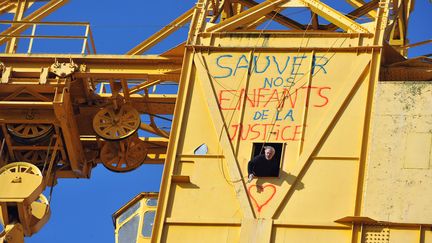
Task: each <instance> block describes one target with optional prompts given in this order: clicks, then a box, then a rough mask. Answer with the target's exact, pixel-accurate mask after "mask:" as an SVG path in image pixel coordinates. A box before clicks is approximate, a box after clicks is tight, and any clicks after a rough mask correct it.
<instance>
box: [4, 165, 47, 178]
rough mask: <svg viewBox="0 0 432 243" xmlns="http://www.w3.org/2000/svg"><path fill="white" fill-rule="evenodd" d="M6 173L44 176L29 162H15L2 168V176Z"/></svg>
mask: <svg viewBox="0 0 432 243" xmlns="http://www.w3.org/2000/svg"><path fill="white" fill-rule="evenodd" d="M6 173H28V174H33V175H38V176H42V172H41V171H40V170H39V168H38V167H36V166H35V165H33V164H30V163H27V162H14V163H10V164H7V165H5V166H3V167H2V168H0V174H6Z"/></svg>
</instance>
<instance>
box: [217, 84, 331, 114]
mask: <svg viewBox="0 0 432 243" xmlns="http://www.w3.org/2000/svg"><path fill="white" fill-rule="evenodd" d="M329 90H331V87H328V86H303V87H300V88H297V89H295V90H290V89H285V88H284V89H267V88H258V89H251V90H249V91H248V92H247V93H246V92H245V89H241V90H227V89H223V90H220V91H219V93H218V103H219V107H220V109H221V110H240V105H241V101H242V100H244V99H245V102H246V106H248V107H250V108H266V107H268V106H269V105H270V106H271V107H275V106H276V105H278V106H279V107H280V108H283V107H284V106H285V101H289V102H287V103H289V107H290V108H295V107H296V104H297V99H298V96H299V93H301V92H304V93H305V92H310V99H311V100H312V101H313V103H311V104H308V103H309V102H307V103H306V104H308V105H309V106H312V107H324V106H326V105H327V104H328V103H329V98H328V96H327V94H326V92H327V91H329ZM272 104H273V105H272Z"/></svg>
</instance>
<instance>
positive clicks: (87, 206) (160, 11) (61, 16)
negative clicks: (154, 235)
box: [26, 0, 432, 243]
mask: <svg viewBox="0 0 432 243" xmlns="http://www.w3.org/2000/svg"><path fill="white" fill-rule="evenodd" d="M102 2H103V4H102ZM194 3H195V0H182V1H179V0H164V1H145V0H144V1H143V0H125V1H117V0H105V1H86V0H70V2H69V3H68V4H66V5H65V6H64V7H62V8H61V9H59V10H58V11H56V12H55V13H53V14H52V15H50V16H48V17H47V18H45V20H46V21H88V22H90V23H91V28H92V31H93V34H94V38H95V41H96V48H97V51H98V53H99V54H123V53H125V52H127V51H128V50H129V49H131V48H132V47H134V46H135V45H136V44H138V43H140V42H141V41H142V40H144V39H145V38H146V37H148V36H150V35H151V34H152V33H154V32H155V31H157V30H159V29H160V28H162V27H163V26H164V25H166V24H168V23H169V22H170V21H171V20H172V19H174V18H176V17H177V16H179V15H180V14H181V13H183V12H184V11H186V10H187V9H189V8H191V7H192V6H193V5H194ZM431 13H432V4H431V3H429V1H427V0H417V3H416V6H415V10H414V12H413V17H412V18H411V24H410V26H409V38H410V40H411V42H412V43H414V42H418V41H422V40H426V39H432V29H431V28H430V27H429V29H427V28H426V27H425V26H427V24H428V23H430V16H431ZM41 31H44V30H43V29H41ZM46 31H49V30H46ZM73 31H76V30H73ZM187 31H188V26H185V27H183V28H181V29H180V31H179V32H178V33H177V34H175V35H173V36H172V37H170V38H168V39H167V40H166V41H164V42H162V43H161V45H159V46H156V47H155V48H153V49H152V50H151V52H150V53H159V52H161V51H163V50H166V49H167V47H170V46H174V45H176V44H178V43H181V42H182V41H183V40H185V38H186V35H187ZM81 33H82V32H81ZM40 44H41V45H39V46H38V45H37V43H35V52H37V51H39V52H44V48H47V46H48V45H47V44H46V43H40ZM65 45H66V44H65V43H63V44H60V43H57V44H56V43H53V45H49V48H50V52H63V51H65V50H67V49H66V47H65ZM75 45H76V43H73V44H70V45H67V47H70V48H73V47H75ZM56 46H58V47H57V48H58V51H56V50H57V49H55V48H56ZM75 50H77V49H75ZM429 53H432V44H429V45H426V46H423V47H420V48H415V49H413V50H412V53H411V54H410V56H417V55H419V54H429ZM162 170H163V167H162V165H144V166H141V167H140V168H139V169H137V170H135V171H132V172H129V173H124V174H117V173H113V172H110V171H108V170H106V169H105V168H104V167H103V166H102V165H99V166H97V167H96V168H95V169H94V170H93V171H92V177H91V179H89V180H87V179H63V180H59V183H58V185H57V186H56V187H55V188H54V191H53V195H52V201H51V209H52V215H51V219H50V221H49V222H48V223H47V224H46V225H45V226H44V227H43V228H42V230H41V231H40V232H39V233H37V234H36V235H35V236H33V237H31V238H28V239H26V242H29V243H36V242H45V243H51V242H62V243H69V242H70V243H72V242H73V243H76V242H80V243H94V242H103V243H109V242H114V228H113V225H112V221H111V214H112V213H113V212H115V211H116V210H117V209H119V208H120V207H121V206H122V205H124V204H125V203H126V202H127V201H129V200H130V199H131V198H133V197H134V196H135V195H137V194H138V193H140V192H143V191H158V190H159V183H160V179H161V175H162ZM45 195H48V193H47V192H45Z"/></svg>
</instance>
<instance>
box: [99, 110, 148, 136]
mask: <svg viewBox="0 0 432 243" xmlns="http://www.w3.org/2000/svg"><path fill="white" fill-rule="evenodd" d="M140 123H141V119H140V115H139V113H138V111H137V110H136V109H135V108H133V107H132V106H129V105H123V106H122V107H121V108H120V109H119V110H118V111H115V110H114V108H113V107H112V106H108V107H105V108H103V109H102V110H100V111H99V112H98V113H96V115H95V117H94V118H93V129H94V130H95V132H96V134H97V135H99V136H100V137H102V138H104V139H106V140H113V141H117V140H122V139H125V138H127V137H129V136H131V135H132V134H134V133H135V132H136V131H137V130H138V128H139V126H140Z"/></svg>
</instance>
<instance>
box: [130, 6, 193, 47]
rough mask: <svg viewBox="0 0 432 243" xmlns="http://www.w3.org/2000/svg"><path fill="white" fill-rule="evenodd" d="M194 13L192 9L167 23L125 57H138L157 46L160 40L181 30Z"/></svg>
mask: <svg viewBox="0 0 432 243" xmlns="http://www.w3.org/2000/svg"><path fill="white" fill-rule="evenodd" d="M193 12H194V8H191V9H189V10H188V11H186V12H185V13H184V14H182V15H180V17H178V18H177V19H175V20H174V21H172V22H171V23H169V24H168V25H167V26H165V27H163V28H162V29H161V30H159V31H158V32H156V33H155V34H153V35H152V36H150V37H149V38H148V39H146V40H145V41H143V42H141V43H140V44H138V45H137V46H135V47H134V48H132V49H131V50H130V51H128V52H127V53H126V55H140V54H143V53H144V52H145V51H147V50H148V49H150V48H151V47H153V46H154V45H156V44H158V43H159V42H160V41H161V40H163V39H165V38H166V37H167V36H169V35H170V34H172V33H173V32H175V31H176V30H178V29H179V28H181V27H182V26H183V25H184V24H186V23H187V22H189V21H190V20H191V18H192V14H193Z"/></svg>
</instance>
